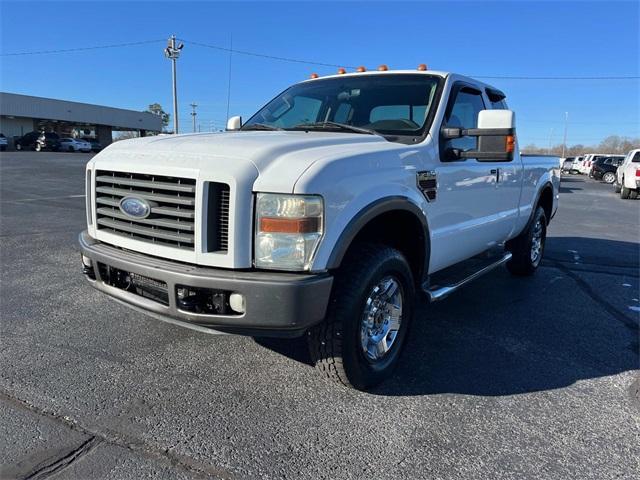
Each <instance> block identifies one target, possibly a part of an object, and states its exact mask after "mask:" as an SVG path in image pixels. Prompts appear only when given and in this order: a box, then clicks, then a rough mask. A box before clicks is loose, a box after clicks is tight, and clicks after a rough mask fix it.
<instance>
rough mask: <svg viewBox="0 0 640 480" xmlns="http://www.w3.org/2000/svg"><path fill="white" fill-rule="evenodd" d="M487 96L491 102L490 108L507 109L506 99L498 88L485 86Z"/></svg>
mask: <svg viewBox="0 0 640 480" xmlns="http://www.w3.org/2000/svg"><path fill="white" fill-rule="evenodd" d="M486 92H487V97H489V101H490V102H491V109H492V110H508V109H509V107H508V106H507V101H506V97H505V95H504V93H502V92H501V91H500V90H494V89H492V88H487V90H486Z"/></svg>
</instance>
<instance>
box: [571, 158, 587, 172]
mask: <svg viewBox="0 0 640 480" xmlns="http://www.w3.org/2000/svg"><path fill="white" fill-rule="evenodd" d="M583 163H584V155H582V156H580V157H576V159H575V160H574V161H573V172H572V173H580V172H581V169H582V164H583Z"/></svg>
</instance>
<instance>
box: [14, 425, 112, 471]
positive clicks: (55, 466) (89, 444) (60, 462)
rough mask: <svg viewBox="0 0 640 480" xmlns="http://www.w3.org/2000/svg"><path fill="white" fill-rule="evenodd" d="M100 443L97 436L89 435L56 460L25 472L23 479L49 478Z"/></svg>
mask: <svg viewBox="0 0 640 480" xmlns="http://www.w3.org/2000/svg"><path fill="white" fill-rule="evenodd" d="M100 443H102V440H100V439H99V438H97V437H95V436H94V437H90V438H89V439H88V440H87V441H85V442H84V443H83V444H82V445H80V446H79V447H78V448H76V449H74V450H72V451H71V452H69V453H68V454H67V455H64V456H62V457H60V458H58V459H57V460H55V461H53V462H52V463H49V464H47V465H45V466H44V467H41V468H38V469H37V470H36V471H34V472H31V473H29V474H27V475H26V476H25V477H24V480H43V479H45V478H49V477H51V476H53V475H55V474H56V473H58V472H60V471H62V470H64V469H65V468H67V467H68V466H70V465H71V464H72V463H73V462H75V461H76V460H78V459H79V458H82V457H83V456H85V455H86V454H88V453H89V452H91V451H92V450H93V449H94V448H96V447H97V446H98V445H100Z"/></svg>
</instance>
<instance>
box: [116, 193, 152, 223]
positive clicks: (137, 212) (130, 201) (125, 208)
mask: <svg viewBox="0 0 640 480" xmlns="http://www.w3.org/2000/svg"><path fill="white" fill-rule="evenodd" d="M120 211H121V212H122V213H124V214H125V215H126V216H127V217H131V218H137V219H140V218H147V217H148V216H149V214H150V213H151V205H149V203H148V202H147V201H146V200H144V199H142V198H138V197H124V198H123V199H122V200H120Z"/></svg>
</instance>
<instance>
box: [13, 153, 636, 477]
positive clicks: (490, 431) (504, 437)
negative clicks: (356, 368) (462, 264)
mask: <svg viewBox="0 0 640 480" xmlns="http://www.w3.org/2000/svg"><path fill="white" fill-rule="evenodd" d="M89 158H90V155H85V154H62V153H39V154H36V153H28V152H24V153H2V154H1V155H0V178H1V198H0V200H1V203H0V214H1V224H0V229H1V230H0V236H1V246H2V249H1V255H2V256H1V264H2V270H1V277H0V282H1V298H0V301H1V303H0V304H1V308H2V315H1V316H2V322H1V339H2V340H1V341H2V348H1V349H0V359H1V368H0V371H1V373H0V411H1V413H0V439H1V440H0V462H2V471H1V472H2V475H0V476H2V478H5V477H6V478H48V477H53V478H82V479H89V478H90V479H94V478H96V479H101V478H105V479H107V478H109V479H114V478H115V479H120V478H122V479H139V478H179V479H183V478H296V479H298V478H302V479H304V478H309V479H343V478H375V479H386V478H416V479H417V478H420V479H423V478H424V479H426V478H442V479H445V478H452V479H453V478H456V479H458V478H465V479H466V478H469V479H475V478H477V479H486V478H518V479H520V478H580V479H584V478H593V479H606V478H638V472H639V471H640V401H639V400H638V393H637V389H638V384H637V382H638V366H639V365H638V315H639V313H638V312H639V310H640V309H639V307H640V303H639V302H638V298H639V284H638V272H639V264H638V258H639V240H638V228H639V225H640V201H631V200H621V199H620V198H619V197H618V196H616V195H614V194H613V191H612V188H611V187H610V186H609V185H604V184H602V183H599V182H594V181H591V180H589V179H586V178H585V177H584V176H570V177H567V178H563V182H562V188H561V193H560V195H561V198H560V209H559V211H558V214H557V215H556V218H555V219H554V220H553V222H552V224H551V227H550V231H549V236H550V238H549V239H548V243H547V249H546V253H545V260H544V263H543V265H542V267H541V268H540V269H539V271H538V272H537V274H536V275H535V276H534V277H532V278H514V277H511V276H510V275H509V274H508V273H507V271H506V270H503V269H499V270H497V271H494V272H492V273H491V274H489V275H488V276H485V277H484V278H482V279H480V280H478V281H476V282H474V283H472V284H471V285H470V286H469V287H467V288H466V289H464V290H462V291H460V292H459V293H456V294H455V295H454V296H452V297H450V298H449V299H447V300H445V301H444V302H442V303H439V304H434V305H427V304H426V303H424V302H421V303H420V305H419V307H418V315H417V319H416V322H415V323H414V325H413V330H412V335H411V339H410V341H409V344H408V345H407V350H406V352H405V355H404V356H403V358H402V360H401V363H400V366H399V369H398V370H397V373H396V375H395V377H394V378H393V379H392V380H391V381H389V382H387V383H385V384H383V385H382V386H380V387H378V388H376V389H374V390H373V391H371V392H368V393H364V392H357V391H353V390H348V389H346V388H342V387H339V386H337V385H334V384H332V383H329V382H326V381H324V380H322V379H321V378H320V377H319V376H318V375H317V374H316V372H314V370H313V369H312V367H310V366H309V363H308V362H309V360H308V357H307V354H306V350H305V347H304V343H303V342H300V341H298V342H292V341H268V342H266V341H260V342H257V341H255V340H253V339H252V338H246V337H238V336H214V335H207V334H203V333H199V332H194V331H191V330H186V329H182V328H179V327H176V326H172V325H169V324H166V323H163V322H158V321H156V320H154V319H152V318H148V317H146V316H145V315H143V314H140V313H137V312H134V311H131V310H130V309H128V308H126V307H124V306H121V305H119V304H117V303H115V302H114V301H113V300H111V299H110V298H107V297H106V296H104V295H102V294H100V293H98V292H96V291H94V290H93V289H92V288H91V287H90V286H89V285H88V284H87V282H86V281H85V280H84V278H83V277H82V275H81V273H80V255H79V253H78V248H77V246H76V237H77V234H78V232H79V231H81V230H82V229H83V228H84V224H85V210H84V191H83V189H84V185H83V184H84V168H83V167H84V164H85V162H86V161H87V160H88V159H89ZM266 314H268V312H265V315H266ZM634 472H635V473H634Z"/></svg>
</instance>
